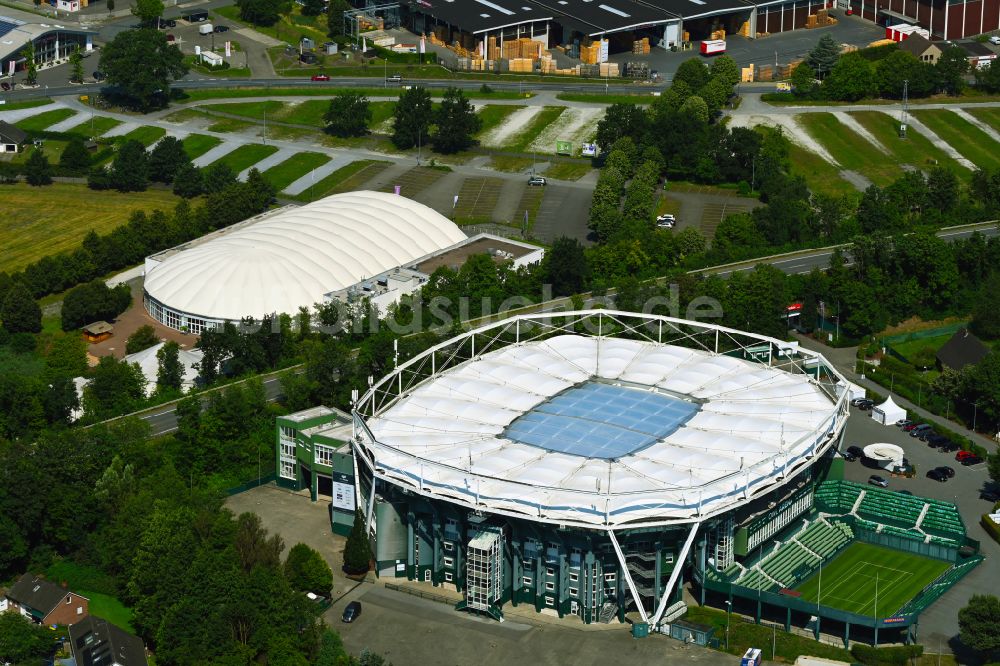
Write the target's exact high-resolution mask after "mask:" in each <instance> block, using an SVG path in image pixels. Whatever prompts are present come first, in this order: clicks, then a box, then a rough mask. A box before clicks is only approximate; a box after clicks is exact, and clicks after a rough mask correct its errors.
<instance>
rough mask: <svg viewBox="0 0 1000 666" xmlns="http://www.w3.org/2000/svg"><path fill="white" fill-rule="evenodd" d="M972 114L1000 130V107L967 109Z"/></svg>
mask: <svg viewBox="0 0 1000 666" xmlns="http://www.w3.org/2000/svg"><path fill="white" fill-rule="evenodd" d="M966 111H968V112H969V113H970V114H972V115H974V116H975V117H976V118H979V119H980V120H981V121H983V122H984V123H986V124H987V125H989V126H990V127H992V128H993V129H995V130H996V131H998V132H1000V109H998V108H996V107H987V108H972V109H966Z"/></svg>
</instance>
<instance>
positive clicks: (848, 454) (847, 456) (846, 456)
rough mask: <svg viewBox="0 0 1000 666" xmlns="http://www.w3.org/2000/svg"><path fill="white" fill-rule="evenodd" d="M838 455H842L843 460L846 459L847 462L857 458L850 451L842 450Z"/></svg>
mask: <svg viewBox="0 0 1000 666" xmlns="http://www.w3.org/2000/svg"><path fill="white" fill-rule="evenodd" d="M840 455H841V456H842V457H843V458H844V460H846V461H847V462H854V461H855V460H857V459H858V457H857V456H856V455H854V454H853V453H851V452H850V451H844V452H843V453H841V454H840Z"/></svg>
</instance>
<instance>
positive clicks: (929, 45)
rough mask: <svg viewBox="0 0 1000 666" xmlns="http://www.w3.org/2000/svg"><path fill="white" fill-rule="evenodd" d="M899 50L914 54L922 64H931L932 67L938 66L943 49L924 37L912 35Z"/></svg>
mask: <svg viewBox="0 0 1000 666" xmlns="http://www.w3.org/2000/svg"><path fill="white" fill-rule="evenodd" d="M899 49H900V50H901V51H906V52H907V53H912V54H913V55H914V56H916V58H917V60H919V61H920V62H929V63H930V64H932V65H935V64H937V61H938V58H940V57H941V53H942V51H941V47H939V46H938V45H937V44H935V43H934V42H932V41H931V40H929V39H927V38H925V37H924V36H923V35H910V36H909V37H908V38H906V39H904V40H903V41H901V42H900V43H899Z"/></svg>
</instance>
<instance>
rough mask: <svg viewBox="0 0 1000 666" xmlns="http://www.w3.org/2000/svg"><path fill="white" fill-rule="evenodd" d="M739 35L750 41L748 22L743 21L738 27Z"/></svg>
mask: <svg viewBox="0 0 1000 666" xmlns="http://www.w3.org/2000/svg"><path fill="white" fill-rule="evenodd" d="M740 35H742V36H744V37H746V38H747V39H750V21H744V22H743V25H741V26H740Z"/></svg>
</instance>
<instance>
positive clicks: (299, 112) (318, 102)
mask: <svg viewBox="0 0 1000 666" xmlns="http://www.w3.org/2000/svg"><path fill="white" fill-rule="evenodd" d="M201 108H204V109H205V110H206V111H214V112H216V113H229V114H232V115H234V116H240V117H243V118H250V119H251V120H256V121H261V122H262V121H263V120H264V113H265V111H266V112H267V120H268V121H274V122H283V123H293V124H296V125H308V126H310V127H316V128H318V129H322V128H323V127H325V126H326V121H325V120H324V119H323V116H325V115H326V112H327V110H328V109H329V108H330V102H329V100H325V99H310V100H306V101H304V102H279V101H275V100H268V101H265V102H261V101H257V102H231V103H228V104H225V103H223V104H206V105H204V106H203V107H201ZM368 108H369V109H370V110H371V112H372V119H371V122H370V123H369V124H368V126H369V127H371V128H375V127H378V126H379V125H381V124H382V123H383V122H385V121H386V120H388V119H389V118H390V117H391V116H392V114H393V111H394V110H395V108H396V103H395V102H369V104H368Z"/></svg>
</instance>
